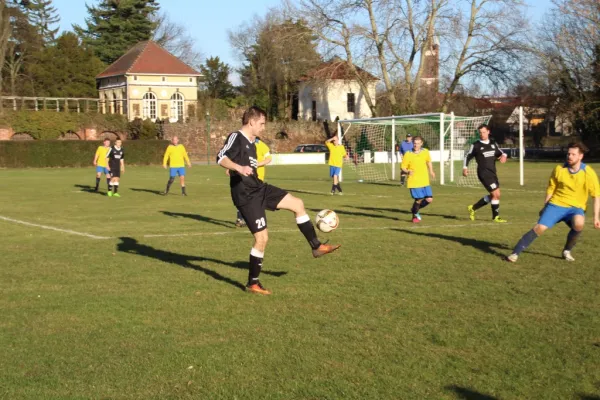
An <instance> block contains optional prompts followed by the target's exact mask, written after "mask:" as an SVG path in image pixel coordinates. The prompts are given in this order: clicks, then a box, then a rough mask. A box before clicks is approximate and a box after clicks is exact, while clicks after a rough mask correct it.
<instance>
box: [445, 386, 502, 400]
mask: <svg viewBox="0 0 600 400" xmlns="http://www.w3.org/2000/svg"><path fill="white" fill-rule="evenodd" d="M444 389H446V390H449V391H453V392H454V393H456V397H457V398H459V399H464V400H498V398H497V397H494V396H490V395H487V394H483V393H479V392H476V391H474V390H471V389H468V388H465V387H461V386H457V385H449V386H446V387H445V388H444Z"/></svg>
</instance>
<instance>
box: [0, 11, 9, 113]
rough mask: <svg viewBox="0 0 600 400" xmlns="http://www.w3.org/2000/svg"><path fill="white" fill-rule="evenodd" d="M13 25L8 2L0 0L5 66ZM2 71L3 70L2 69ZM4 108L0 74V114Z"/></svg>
mask: <svg viewBox="0 0 600 400" xmlns="http://www.w3.org/2000/svg"><path fill="white" fill-rule="evenodd" d="M10 33H11V25H10V15H9V12H8V9H7V7H6V0H0V61H1V62H2V64H0V65H3V64H4V59H5V58H6V51H7V48H8V41H9V39H10ZM0 70H1V69H0ZM3 111H4V110H3V106H2V73H1V72H0V114H2V112H3Z"/></svg>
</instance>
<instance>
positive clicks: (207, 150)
mask: <svg viewBox="0 0 600 400" xmlns="http://www.w3.org/2000/svg"><path fill="white" fill-rule="evenodd" d="M206 164H207V165H210V112H208V111H207V112H206Z"/></svg>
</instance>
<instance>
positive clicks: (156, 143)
mask: <svg viewBox="0 0 600 400" xmlns="http://www.w3.org/2000/svg"><path fill="white" fill-rule="evenodd" d="M101 145H102V142H100V141H91V140H28V141H14V142H13V141H0V167H2V168H48V167H89V166H90V165H92V161H93V159H94V154H95V153H96V149H97V148H98V146H101ZM168 145H169V142H168V141H166V140H127V141H125V142H124V143H123V148H124V149H125V163H126V164H134V165H150V164H160V163H161V162H162V157H163V154H164V152H165V149H166V148H167V146H168Z"/></svg>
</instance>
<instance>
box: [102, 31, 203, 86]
mask: <svg viewBox="0 0 600 400" xmlns="http://www.w3.org/2000/svg"><path fill="white" fill-rule="evenodd" d="M124 74H157V75H188V76H189V75H194V76H199V75H201V74H200V73H199V72H198V71H196V70H195V69H193V68H192V67H190V66H189V65H187V64H186V63H184V62H183V61H181V60H180V59H179V58H177V57H175V56H174V55H173V54H171V53H169V52H168V51H167V50H165V49H163V48H162V47H160V46H159V45H158V44H157V43H155V42H153V41H151V40H149V41H146V42H140V43H138V44H136V45H135V46H133V47H132V48H131V49H130V50H129V51H128V52H127V53H125V54H123V55H122V56H121V57H120V58H119V59H118V60H117V61H115V62H114V63H112V64H111V65H110V66H109V67H108V68H106V69H105V70H104V71H103V72H102V73H100V74H99V75H98V76H96V78H106V77H108V76H115V75H124Z"/></svg>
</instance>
